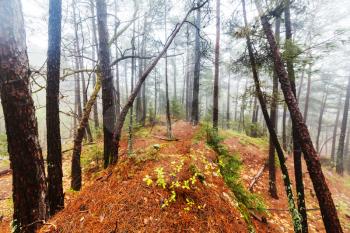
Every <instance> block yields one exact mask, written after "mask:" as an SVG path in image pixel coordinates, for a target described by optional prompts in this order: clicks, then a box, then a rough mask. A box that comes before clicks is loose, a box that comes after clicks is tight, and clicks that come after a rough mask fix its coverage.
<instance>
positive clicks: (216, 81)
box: [213, 0, 220, 130]
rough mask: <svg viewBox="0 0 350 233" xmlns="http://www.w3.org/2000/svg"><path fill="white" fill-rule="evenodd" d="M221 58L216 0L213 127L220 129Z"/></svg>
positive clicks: (218, 4) (217, 4) (218, 11)
mask: <svg viewBox="0 0 350 233" xmlns="http://www.w3.org/2000/svg"><path fill="white" fill-rule="evenodd" d="M219 59H220V0H216V41H215V61H214V67H215V70H214V91H213V128H214V129H215V130H217V129H218V121H219Z"/></svg>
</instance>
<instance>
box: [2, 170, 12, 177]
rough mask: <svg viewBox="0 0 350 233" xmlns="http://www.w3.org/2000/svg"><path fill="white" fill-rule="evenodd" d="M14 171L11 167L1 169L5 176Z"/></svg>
mask: <svg viewBox="0 0 350 233" xmlns="http://www.w3.org/2000/svg"><path fill="white" fill-rule="evenodd" d="M11 172H12V170H11V169H5V170H2V171H0V176H4V175H8V174H10V173H11Z"/></svg>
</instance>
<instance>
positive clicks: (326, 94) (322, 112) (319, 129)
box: [316, 89, 328, 153]
mask: <svg viewBox="0 0 350 233" xmlns="http://www.w3.org/2000/svg"><path fill="white" fill-rule="evenodd" d="M327 98H328V89H327V90H326V93H325V94H324V96H323V98H322V102H321V109H320V115H319V117H318V127H317V136H316V151H317V152H318V153H320V136H321V131H322V123H323V114H324V111H325V109H326V104H327Z"/></svg>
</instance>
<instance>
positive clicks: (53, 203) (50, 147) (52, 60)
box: [46, 0, 64, 215]
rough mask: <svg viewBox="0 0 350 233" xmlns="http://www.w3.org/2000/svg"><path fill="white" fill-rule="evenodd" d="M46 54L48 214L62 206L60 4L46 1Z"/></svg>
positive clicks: (59, 1) (59, 2) (53, 212)
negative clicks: (47, 23)
mask: <svg viewBox="0 0 350 233" xmlns="http://www.w3.org/2000/svg"><path fill="white" fill-rule="evenodd" d="M49 8H50V10H49V33H48V34H49V46H48V52H47V87H46V131H47V173H48V177H47V185H48V200H49V206H50V215H54V214H55V213H56V212H57V211H59V210H61V209H63V207H64V194H63V187H62V177H63V172H62V148H61V133H60V114H59V89H60V64H61V63H60V59H61V19H62V1H61V0H58V1H56V0H50V6H49Z"/></svg>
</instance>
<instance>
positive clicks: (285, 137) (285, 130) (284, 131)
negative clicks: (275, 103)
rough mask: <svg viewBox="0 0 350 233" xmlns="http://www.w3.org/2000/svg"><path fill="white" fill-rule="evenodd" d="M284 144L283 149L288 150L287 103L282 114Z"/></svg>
mask: <svg viewBox="0 0 350 233" xmlns="http://www.w3.org/2000/svg"><path fill="white" fill-rule="evenodd" d="M282 145H283V150H284V151H287V149H288V145H287V105H286V104H285V103H284V104H283V116H282Z"/></svg>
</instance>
